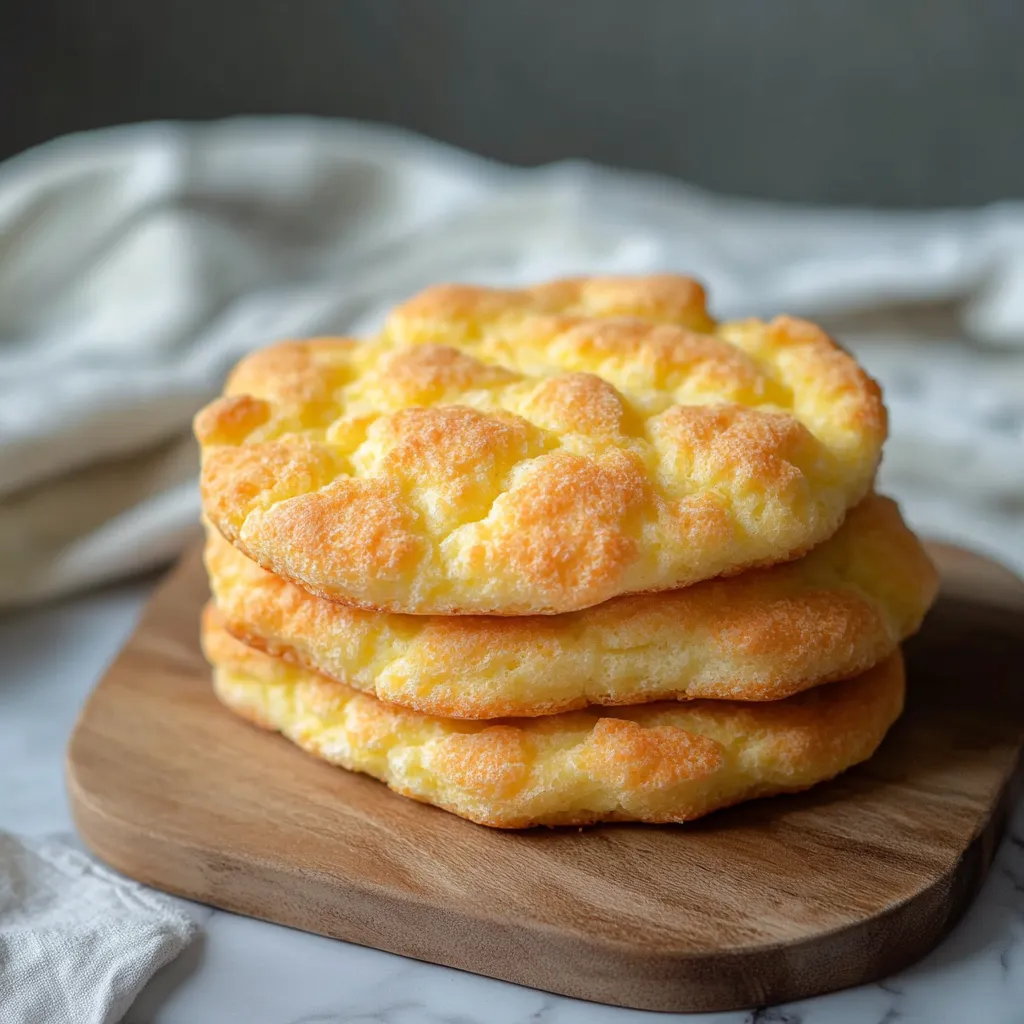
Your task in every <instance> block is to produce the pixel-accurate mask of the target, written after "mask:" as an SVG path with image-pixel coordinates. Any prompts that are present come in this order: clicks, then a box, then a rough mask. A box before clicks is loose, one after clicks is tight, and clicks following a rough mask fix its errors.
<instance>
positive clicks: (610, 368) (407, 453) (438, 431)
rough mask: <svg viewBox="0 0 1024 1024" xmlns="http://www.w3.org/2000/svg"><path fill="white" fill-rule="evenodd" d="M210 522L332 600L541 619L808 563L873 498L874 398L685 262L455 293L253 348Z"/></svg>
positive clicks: (208, 474)
mask: <svg viewBox="0 0 1024 1024" xmlns="http://www.w3.org/2000/svg"><path fill="white" fill-rule="evenodd" d="M195 429H196V435H197V437H198V438H199V440H200V442H201V444H202V448H203V470H202V494H203V507H204V511H205V514H206V516H207V517H208V519H209V520H210V522H212V523H213V524H214V525H215V526H216V528H217V529H218V530H219V531H220V532H221V533H222V534H223V535H224V536H225V537H227V538H228V539H229V540H230V541H231V542H232V543H233V544H234V545H236V546H237V547H238V548H239V550H241V551H243V552H244V553H245V554H246V555H248V556H249V557H250V558H251V559H253V560H254V561H256V562H257V563H259V564H260V565H262V566H263V567H264V568H265V569H268V570H270V571H272V572H274V573H276V574H277V575H279V576H282V577H284V578H287V579H290V580H292V581H293V582H295V583H298V584H300V585H302V586H304V587H305V588H306V589H308V590H309V591H310V592H313V593H316V594H319V595H320V596H322V597H325V598H328V599H330V600H334V601H338V602H342V603H347V604H352V605H357V606H360V607H364V608H369V609H376V610H384V611H392V612H410V613H415V614H444V615H453V614H474V613H489V614H499V615H527V614H550V613H556V612H567V611H573V610H578V609H582V608H586V607H590V606H593V605H596V604H599V603H601V602H603V601H607V600H609V599H610V598H613V597H616V596H619V595H622V594H628V593H638V592H647V591H661V590H667V589H672V588H677V587H681V586H685V585H689V584H692V583H696V582H698V581H700V580H704V579H709V578H712V577H716V576H720V575H723V574H728V573H734V572H737V571H739V570H742V569H745V568H749V567H751V566H758V565H767V564H772V563H776V562H779V561H784V560H787V559H790V558H793V557H796V556H798V555H800V554H802V553H803V552H805V551H807V550H809V549H810V548H811V547H813V546H814V545H816V544H818V543H820V542H821V541H823V540H825V539H826V538H828V537H829V536H831V535H832V534H833V533H834V532H835V531H836V529H838V527H839V525H840V524H841V523H842V520H843V517H844V516H845V514H846V511H847V509H849V508H850V507H852V506H853V505H855V504H857V503H858V502H859V501H860V500H861V499H862V498H863V497H864V496H865V495H866V494H867V492H868V491H869V489H870V487H871V484H872V481H873V479H874V475H875V470H876V468H877V465H878V460H879V455H880V451H881V446H882V442H883V440H884V438H885V434H886V416H885V409H884V407H883V405H882V401H881V396H880V392H879V390H878V387H877V385H876V384H875V382H874V381H872V380H871V379H870V378H869V377H868V376H867V375H866V374H865V373H864V372H863V370H861V368H860V367H859V366H858V365H857V363H856V362H855V361H854V360H853V358H852V357H851V356H849V355H848V354H847V353H845V352H844V351H843V350H842V349H841V348H840V347H839V346H837V345H836V344H835V343H834V342H833V341H832V340H831V339H830V338H829V337H828V336H827V335H826V334H825V333H824V332H823V331H822V330H820V329H819V328H818V327H816V326H814V325H813V324H810V323H807V322H805V321H802V320H796V319H793V318H790V317H780V318H777V319H775V320H773V321H771V322H770V323H763V322H760V321H753V320H751V321H745V322H742V323H731V324H722V325H718V326H716V325H715V323H714V322H713V321H712V320H711V319H710V317H709V315H708V313H707V310H706V307H705V300H704V293H703V290H702V289H701V288H700V286H699V285H697V284H696V283H695V282H693V281H691V280H689V279H687V278H683V277H676V276H671V275H666V276H661V277H638V278H600V277H598V278H579V279H574V280H568V281H558V282H553V283H551V284H547V285H542V286H539V287H537V288H530V289H523V290H518V291H508V290H501V289H490V288H479V287H472V286H455V285H451V286H443V287H439V288H432V289H428V290H427V291H426V292H424V293H423V294H421V295H419V296H417V297H416V298H414V299H412V300H410V301H409V302H408V303H406V304H405V305H403V306H400V307H399V308H398V309H396V310H395V311H394V312H393V313H392V314H391V316H390V317H389V319H388V321H387V326H386V329H385V331H384V332H383V334H382V335H381V336H380V337H378V338H375V339H373V340H369V341H366V342H357V341H354V340H352V339H345V338H321V339H313V340H309V341H293V342H284V343H281V344H278V345H275V346H272V347H270V348H268V349H265V350H263V351H261V352H257V353H255V354H253V355H251V356H249V357H248V358H246V359H244V360H243V361H242V362H241V363H240V364H239V366H238V367H237V368H236V369H235V371H234V373H233V374H232V376H231V378H230V379H229V381H228V384H227V387H226V389H225V396H224V397H222V398H220V399H218V400H217V401H215V402H213V403H212V404H211V405H210V406H208V407H207V408H206V409H205V410H203V411H202V412H201V413H200V414H199V415H198V416H197V418H196V422H195Z"/></svg>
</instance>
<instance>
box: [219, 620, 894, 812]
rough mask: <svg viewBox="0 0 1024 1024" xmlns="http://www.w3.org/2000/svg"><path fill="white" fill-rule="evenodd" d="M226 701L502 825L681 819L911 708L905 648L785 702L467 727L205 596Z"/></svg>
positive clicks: (833, 768)
mask: <svg viewBox="0 0 1024 1024" xmlns="http://www.w3.org/2000/svg"><path fill="white" fill-rule="evenodd" d="M203 643H204V647H205V650H206V653H207V657H208V658H209V659H210V661H211V662H212V664H213V665H214V686H215V689H216V692H217V695H218V697H219V698H220V699H221V701H223V702H224V704H226V705H227V706H228V707H229V708H231V709H232V710H233V711H235V712H236V713H237V714H239V715H242V716H243V717H245V718H247V719H249V720H250V721H252V722H255V723H256V724H257V725H260V726H262V727H264V728H266V729H273V730H278V731H280V732H282V733H283V734H284V735H285V736H287V737H288V738H289V739H290V740H292V741H293V742H294V743H296V744H298V745H299V746H300V747H302V748H303V749H304V750H307V751H309V752H310V753H312V754H314V755H316V756H317V757H320V758H323V759H324V760H326V761H329V762H331V763H333V764H336V765H340V766H341V767H344V768H348V769H350V770H353V771H361V772H365V773H367V774H369V775H372V776H374V777H375V778H378V779H381V780H382V781H383V782H385V783H387V785H388V786H390V787H391V788H392V789H393V790H395V791H396V792H398V793H401V794H403V795H404V796H408V797H411V798H412V799H414V800H420V801H423V802H425V803H431V804H435V805H437V806H438V807H443V808H445V809H446V810H449V811H452V812H454V813H455V814H458V815H461V816H462V817H464V818H469V819H470V820H471V821H475V822H478V823H480V824H482V825H491V826H494V827H497V828H526V827H529V826H533V825H585V824H590V823H592V822H596V821H646V822H682V821H688V820H691V819H693V818H698V817H700V816H701V815H704V814H707V813H709V812H711V811H714V810H716V809H718V808H721V807H727V806H729V805H731V804H735V803H738V802H740V801H742V800H748V799H752V798H754V797H760V796H767V795H770V794H774V793H784V792H794V791H798V790H801V789H806V788H807V787H809V786H812V785H814V784H815V783H818V782H821V781H823V780H825V779H830V778H832V777H833V776H835V775H836V774H838V773H839V772H841V771H844V770H845V769H846V768H848V767H850V766H851V765H853V764H856V763H858V762H860V761H863V760H864V759H865V758H867V757H870V756H871V754H872V753H873V752H874V751H875V749H876V747H877V746H878V744H879V743H880V742H881V740H882V738H883V737H884V735H885V733H886V731H887V730H888V728H889V726H890V725H891V724H892V723H893V721H895V719H896V718H897V717H898V715H899V713H900V711H901V709H902V706H903V694H904V684H903V665H902V661H901V658H900V656H899V654H898V653H896V654H894V655H892V656H891V657H890V658H888V659H887V660H886V661H884V662H882V663H881V664H879V665H877V666H876V667H875V668H873V669H871V670H870V671H868V672H866V673H865V674H863V675H861V676H858V677H856V678H855V679H851V680H846V681H844V682H839V683H830V684H829V685H827V686H820V687H817V688H815V689H813V690H810V691H808V692H806V693H801V694H798V695H797V696H795V697H790V698H789V699H787V700H783V701H771V702H768V703H764V704H743V703H735V702H732V701H693V702H690V703H681V704H680V703H675V704H666V703H657V704H647V705H644V706H642V707H631V708H618V709H612V710H609V709H604V710H600V711H598V710H587V711H571V712H566V713H564V714H560V715H552V716H548V717H544V718H532V719H519V720H516V719H505V720H499V721H495V722H463V721H454V720H451V719H444V718H432V717H429V716H426V715H421V714H418V713H417V712H414V711H409V710H406V709H403V708H395V707H389V706H388V705H386V704H383V703H382V702H380V701H378V700H376V699H375V698H373V697H370V696H368V695H367V694H363V693H360V692H359V691H357V690H353V689H351V688H349V687H347V686H344V685H343V684H341V683H338V682H335V681H333V680H329V679H327V678H325V677H324V676H318V675H316V674H314V673H310V672H306V671H305V670H303V669H300V668H297V667H295V666H293V665H290V664H289V663H288V662H285V661H282V660H279V659H275V658H271V657H268V656H267V655H265V654H261V653H259V652H257V651H255V650H252V649H251V648H248V647H246V646H245V645H244V644H242V643H240V642H239V641H237V640H235V639H233V638H232V637H231V636H230V635H229V634H228V633H227V632H226V631H225V630H224V629H223V628H222V627H221V624H220V622H219V618H218V615H217V613H216V612H215V611H214V610H213V608H212V606H211V608H210V609H208V611H207V613H206V615H205V617H204V622H203Z"/></svg>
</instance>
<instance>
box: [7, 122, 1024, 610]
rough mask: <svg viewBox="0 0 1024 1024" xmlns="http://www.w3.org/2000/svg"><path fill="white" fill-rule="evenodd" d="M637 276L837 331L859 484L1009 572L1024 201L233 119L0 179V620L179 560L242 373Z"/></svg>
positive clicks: (725, 304) (72, 151) (104, 146)
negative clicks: (856, 393)
mask: <svg viewBox="0 0 1024 1024" xmlns="http://www.w3.org/2000/svg"><path fill="white" fill-rule="evenodd" d="M655 269H671V270H679V271H689V272H695V273H697V274H698V275H699V276H700V277H702V278H703V279H705V280H706V282H707V283H708V284H709V286H710V289H711V294H712V299H713V302H712V305H713V309H714V311H715V312H716V313H717V314H718V315H720V316H743V315H750V314H759V315H771V314H774V313H776V312H779V311H786V312H791V313H796V314H804V315H811V316H817V317H821V318H823V319H824V320H825V321H826V323H828V324H829V325H830V326H831V327H833V329H836V330H838V331H840V332H841V334H840V336H841V338H842V339H843V340H844V341H845V342H847V343H848V344H850V345H851V346H852V347H853V348H855V349H856V351H857V352H858V354H859V355H860V356H861V357H862V358H863V360H864V361H865V363H866V364H867V365H868V367H869V368H870V369H871V370H872V371H873V372H874V373H875V374H876V375H877V376H878V377H879V378H880V379H881V380H882V383H883V385H884V386H885V387H886V392H887V399H888V402H889V405H890V408H891V410H892V413H893V416H892V440H891V442H890V444H889V446H888V448H887V454H886V462H885V466H884V467H883V477H882V484H883V486H884V487H885V488H887V489H889V490H890V491H892V492H894V493H895V494H896V496H897V497H899V498H900V499H901V500H902V501H903V502H904V505H905V507H906V509H907V511H908V513H909V516H910V519H911V521H912V522H914V523H915V524H916V525H917V526H918V527H920V528H922V529H924V530H927V531H930V532H933V533H937V534H939V535H942V536H945V537H948V538H951V539H957V540H962V541H965V542H967V543H971V544H974V545H975V546H977V547H981V548H982V549H986V550H989V551H991V552H993V553H995V554H998V555H1001V556H1002V557H1003V558H1005V559H1007V560H1008V561H1010V562H1011V563H1012V564H1015V565H1016V566H1017V567H1018V568H1020V569H1024V515H1022V514H1021V509H1022V508H1024V206H1022V205H1020V204H1012V203H1003V204H998V205H995V206H992V207H988V208H986V209H980V210H975V211H940V212H934V213H885V214H883V213H857V212H839V211H831V210H813V209H801V208H796V207H784V206H778V205H774V204H768V203H754V202H749V201H743V200H736V199H729V198H724V197H719V196H713V195H709V194H707V193H705V192H702V191H700V190H697V189H693V188H690V187H688V186H686V185H683V184H680V183H678V182H671V181H666V180H662V179H658V178H653V177H650V176H644V175H637V174H627V173H622V172H613V171H608V170H602V169H598V168H594V167H591V166H587V165H583V164H578V163H570V164H563V165H557V166H553V167H549V168H542V169H539V170H519V169H511V168H505V167H500V166H497V165H495V164H492V163H489V162H487V161H484V160H481V159H478V158H475V157H471V156H468V155H466V154H464V153H460V152H458V151H456V150H452V149H449V148H446V147H443V146H440V145H437V144H435V143H431V142H429V141H426V140H424V139H420V138H417V137H414V136H411V135H409V134H407V133H403V132H399V131H396V130H391V129H384V128H376V127H371V126H367V125H359V124H353V123H346V122H338V121H320V120H313V119H295V118H280V119H246V120H238V121H231V122H224V123H219V124H206V125H166V124H164V125H146V126H137V127H131V128H124V129H113V130H109V131H102V132H96V133H92V134H88V135H82V136H77V137H73V138H69V139H63V140H58V141H57V142H55V143H52V144H49V145H47V146H44V147H42V148H41V149H39V150H36V151H34V152H31V153H28V154H26V155H24V156H22V157H19V158H16V159H14V160H12V161H8V162H7V163H6V164H5V165H3V166H0V606H3V605H12V604H18V603H23V602H26V601H32V600H38V599H41V598H45V597H50V596H53V595H57V594H61V593H66V592H69V591H72V590H76V589H79V588H81V587H84V586H86V585H89V584H92V583H96V582H101V581H105V580H110V579H114V578H117V577H119V576H122V575H125V574H127V573H130V572H133V571H137V570H141V569H144V568H148V567H151V566H154V565H157V564H160V563H163V562H165V561H166V560H167V559H169V558H170V557H171V556H172V555H173V554H174V553H175V552H176V551H177V550H179V549H180V547H181V545H182V544H183V543H184V542H185V540H186V538H187V537H188V536H189V534H190V531H191V529H192V526H193V524H194V523H195V520H196V516H197V513H198V500H197V497H196V492H195V487H194V478H195V473H196V462H195V455H194V452H193V448H192V445H191V443H190V441H189V439H188V424H189V420H190V418H191V415H192V413H193V412H194V411H195V410H196V409H197V408H198V407H199V406H200V405H202V404H203V403H204V402H206V401H207V400H209V399H210V398H211V397H212V396H213V395H214V394H215V393H216V392H217V390H218V388H219V385H220V382H221V380H222V379H223V376H224V375H225V373H226V372H227V370H228V368H229V367H230V366H231V364H232V363H233V362H234V361H235V360H236V359H237V358H238V357H239V356H241V355H242V354H243V353H244V352H246V351H249V350H251V349H253V348H256V347H258V346H260V345H263V344H266V343H268V342H270V341H273V340H275V339H278V338H281V337H284V336H295V335H309V334H314V333H327V332H347V331H360V330H365V329H368V328H371V327H372V326H373V325H375V324H376V323H377V322H378V321H379V319H380V317H381V315H382V313H383V311H384V310H385V309H386V308H387V307H388V306H390V305H391V304H393V303H394V302H396V301H398V300H400V299H402V298H403V297H405V296H407V295H408V294H410V293H412V292H413V291H415V290H417V289H418V288H420V287H422V286H424V285H426V284H428V283H431V282H433V281H437V280H453V279H455V280H457V279H462V280H474V281H480V282H488V283H521V282H526V281H531V280H537V279H540V278H544V277H548V276H551V275H554V274H562V273H578V272H592V271H606V272H609V271H610V272H643V271H650V270H655ZM894 304H900V305H901V308H900V309H898V310H895V309H894ZM967 336H970V338H971V339H972V340H971V342H970V343H968V342H967V341H965V338H966V337H967Z"/></svg>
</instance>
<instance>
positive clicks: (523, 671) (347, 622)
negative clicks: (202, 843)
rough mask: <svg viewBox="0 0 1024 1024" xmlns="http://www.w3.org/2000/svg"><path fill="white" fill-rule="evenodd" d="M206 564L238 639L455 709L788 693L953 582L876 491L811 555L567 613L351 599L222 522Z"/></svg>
mask: <svg viewBox="0 0 1024 1024" xmlns="http://www.w3.org/2000/svg"><path fill="white" fill-rule="evenodd" d="M206 564H207V569H208V571H209V574H210V581H211V588H212V590H213V594H214V597H215V599H216V601H217V605H218V608H219V609H220V612H221V614H222V616H223V618H224V624H225V626H226V628H227V629H228V630H229V631H230V632H231V633H232V634H233V635H234V636H236V637H237V638H238V639H240V640H243V641H245V642H246V643H247V644H249V645H250V646H252V647H256V648H259V649H260V650H263V651H265V652H267V653H269V654H272V655H275V656H277V657H283V658H285V659H287V660H289V661H292V662H293V663H295V664H297V665H300V666H303V667H305V668H307V669H310V670H312V671H317V672H321V673H323V674H324V675H327V676H330V677H332V678H334V679H337V680H339V681H341V682H345V683H347V684H348V685H350V686H352V687H354V688H356V689H359V690H362V691H364V692H367V693H372V694H374V695H375V696H377V697H378V698H379V699H381V700H383V701H386V702H389V703H393V704H399V705H402V706H404V707H408V708H412V709H415V710H417V711H421V712H423V713H425V714H432V715H440V716H444V717H449V718H498V717H502V716H513V717H524V716H532V715H548V714H553V713H555V712H560V711H568V710H571V709H574V708H581V707H585V706H586V705H587V704H603V705H616V704H641V703H645V702H649V701H654V700H672V699H692V698H699V697H702V698H717V699H732V700H756V701H766V700H778V699H780V698H782V697H788V696H790V695H791V694H794V693H797V692H799V691H801V690H805V689H807V688H809V687H811V686H815V685H817V684H819V683H823V682H829V681H831V680H834V679H842V678H846V677H848V676H852V675H856V674H857V673H859V672H863V671H865V670H866V669H868V668H870V667H871V666H872V665H874V664H876V663H877V662H879V661H881V660H883V659H884V658H886V657H888V656H889V655H890V654H892V652H893V651H894V650H895V649H896V646H897V645H898V643H899V642H900V641H901V640H903V639H905V638H906V637H908V636H910V635H911V634H912V633H914V632H916V631H917V629H918V627H919V626H920V624H921V620H922V618H923V616H924V613H925V612H926V611H927V609H928V607H929V606H930V605H931V603H932V601H933V599H934V597H935V594H936V591H937V587H938V575H937V573H936V571H935V568H934V566H933V565H932V563H931V561H930V560H929V558H928V556H927V554H926V553H925V551H924V549H923V548H922V547H921V544H920V542H919V541H918V540H917V538H916V537H915V536H914V535H913V534H912V533H911V531H910V530H909V529H908V528H907V527H906V525H905V524H904V523H903V520H902V519H901V518H900V514H899V509H898V508H897V507H896V504H895V503H894V502H892V501H890V500H889V499H888V498H882V497H878V496H875V495H872V496H871V497H869V498H868V499H866V500H865V501H864V502H862V503H861V504H860V505H859V506H858V507H857V508H856V509H854V510H853V511H852V512H851V513H850V514H849V516H848V517H847V519H846V522H845V523H844V524H843V526H842V527H841V528H840V529H839V531H838V533H836V534H835V536H833V537H831V538H830V539H829V540H827V541H825V542H824V543H823V544H821V545H820V546H819V547H817V548H815V549H814V550H813V551H812V552H811V553H810V554H808V555H806V556H804V557H803V558H802V559H799V560H798V561H795V562H788V563H786V564H784V565H778V566H774V567H773V568H770V569H761V570H754V571H751V572H747V573H744V574H742V575H740V576H734V577H731V578H729V579H722V580H708V581H705V582H703V583H698V584H695V585H694V586H692V587H687V588H685V589H683V590H676V591H668V592H663V593H660V594H650V595H631V596H627V597H620V598H615V599H614V600H612V601H609V602H607V603H605V604H603V605H599V606H598V607H596V608H589V609H586V610H584V611H580V612H570V613H567V614H565V615H560V616H525V617H520V618H509V617H503V618H496V617H489V616H456V617H444V616H410V615H389V614H386V613H377V612H367V611H363V610H361V609H356V608H349V607H345V606H343V605H339V604H337V603H335V602H332V601H324V600H323V599H321V598H318V597H314V596H313V595H311V594H309V593H308V592H307V591H306V590H304V589H303V588H301V587H297V586H295V585H294V584H292V583H289V582H288V581H287V580H283V579H281V578H280V577H278V576H274V575H272V574H271V573H267V572H265V571H264V570H263V569H261V568H260V567H259V566H258V565H256V564H255V563H254V562H252V561H250V560H249V559H248V558H246V557H245V556H244V555H243V554H241V553H240V552H239V551H237V550H236V549H235V548H233V547H232V546H231V545H230V544H229V543H228V542H227V541H225V540H224V539H223V538H222V537H221V536H220V535H219V534H218V533H217V532H216V531H213V530H209V531H208V539H207V547H206Z"/></svg>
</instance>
